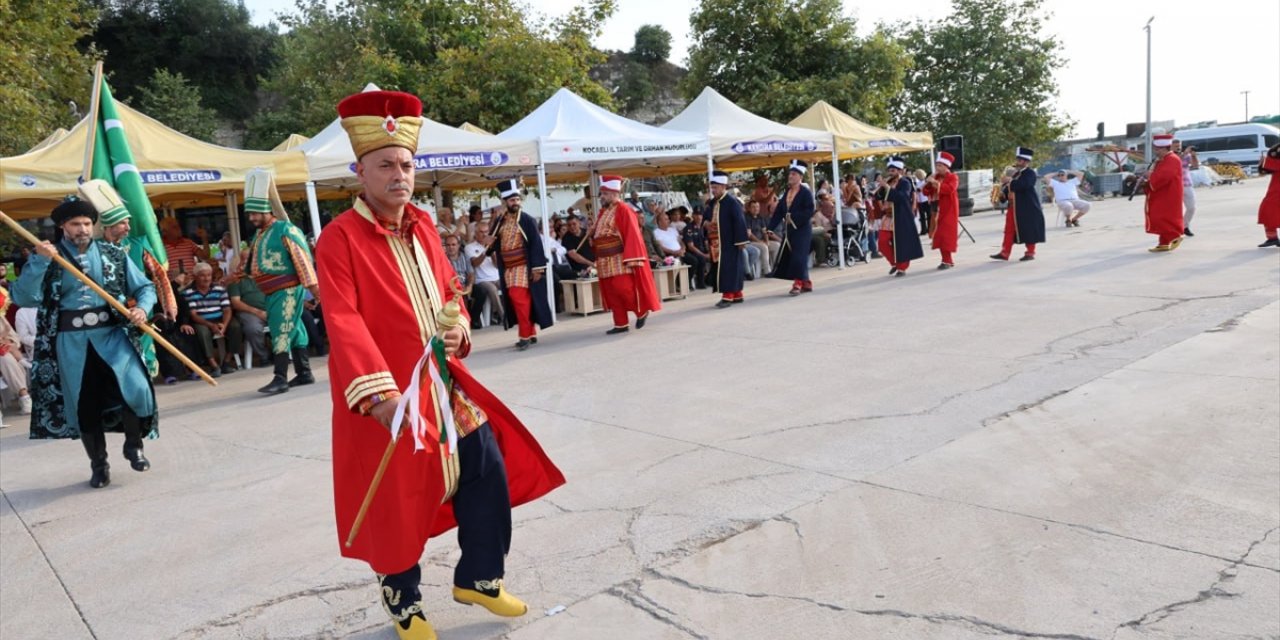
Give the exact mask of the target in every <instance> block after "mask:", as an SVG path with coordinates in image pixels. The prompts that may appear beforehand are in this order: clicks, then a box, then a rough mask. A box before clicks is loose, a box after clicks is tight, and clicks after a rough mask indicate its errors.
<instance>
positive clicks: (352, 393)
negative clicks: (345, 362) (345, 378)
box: [343, 371, 400, 408]
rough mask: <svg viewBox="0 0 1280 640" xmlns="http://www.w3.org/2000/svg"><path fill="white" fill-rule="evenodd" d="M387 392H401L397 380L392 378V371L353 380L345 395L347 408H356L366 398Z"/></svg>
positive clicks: (379, 372)
mask: <svg viewBox="0 0 1280 640" xmlns="http://www.w3.org/2000/svg"><path fill="white" fill-rule="evenodd" d="M386 390H390V391H399V390H400V387H397V386H396V380H395V378H393V377H391V372H390V371H378V372H376V373H370V374H367V375H363V376H357V377H355V378H353V379H352V380H351V382H350V383H349V384H348V385H347V390H346V392H344V393H343V395H344V396H345V397H346V399H347V406H348V407H351V408H354V407H355V406H356V405H357V404H359V403H360V400H362V399H364V397H365V396H367V395H369V394H372V393H377V392H379V391H386Z"/></svg>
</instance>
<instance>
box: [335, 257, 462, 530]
mask: <svg viewBox="0 0 1280 640" xmlns="http://www.w3.org/2000/svg"><path fill="white" fill-rule="evenodd" d="M458 283H459V279H458V278H457V277H456V276H455V277H454V278H453V280H452V281H450V282H449V288H450V289H453V292H454V298H453V300H450V301H449V302H448V303H446V304H445V305H444V308H443V309H441V310H440V312H439V313H437V314H436V325H437V326H439V327H440V329H439V334H438V335H440V336H444V334H445V333H446V332H448V331H449V330H450V329H452V328H454V327H456V326H458V324H459V323H460V322H461V321H462V307H461V305H459V304H458V297H460V296H461V295H462V294H463V291H462V289H461V288H460V287H459V284H458ZM433 340H434V338H433ZM427 348H428V349H430V348H431V343H430V342H428V343H427ZM428 384H430V383H428ZM406 391H408V390H406ZM387 402H390V400H388V401H387ZM442 402H448V398H445V399H443V400H442ZM444 410H445V411H448V408H447V407H446V408H445V409H444ZM406 417H407V416H406ZM440 428H441V429H444V425H440ZM396 442H397V440H396V438H391V441H390V442H388V443H387V449H386V451H383V452H382V460H381V461H380V462H379V463H378V470H377V471H375V472H374V473H373V480H371V481H370V482H369V490H368V491H366V492H365V493H364V502H361V503H360V510H359V511H357V512H356V520H355V522H353V523H352V524H351V533H348V534H347V542H346V544H345V545H344V546H346V548H348V549H350V548H351V545H352V544H354V543H355V541H356V534H358V533H360V526H361V525H363V524H364V517H365V516H366V515H368V514H369V505H371V504H373V496H374V494H376V493H377V492H378V485H381V484H382V476H383V475H384V474H385V473H386V472H387V467H388V466H389V465H390V464H391V455H392V454H393V453H395V452H396ZM439 446H442V447H443V446H445V445H444V444H443V443H442V444H440V445H439ZM455 455H456V454H455Z"/></svg>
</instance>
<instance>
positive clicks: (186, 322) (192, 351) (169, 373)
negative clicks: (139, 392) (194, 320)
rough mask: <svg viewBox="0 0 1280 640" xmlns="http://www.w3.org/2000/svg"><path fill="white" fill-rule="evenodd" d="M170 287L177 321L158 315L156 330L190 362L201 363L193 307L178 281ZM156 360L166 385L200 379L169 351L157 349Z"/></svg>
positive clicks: (173, 282) (155, 320)
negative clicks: (176, 312)
mask: <svg viewBox="0 0 1280 640" xmlns="http://www.w3.org/2000/svg"><path fill="white" fill-rule="evenodd" d="M171 275H173V274H171ZM169 286H171V287H173V298H174V302H176V303H177V309H178V314H177V319H176V320H170V319H168V318H166V317H164V315H163V314H158V315H156V317H155V319H154V322H155V325H156V328H157V329H159V331H160V335H161V336H162V337H164V339H165V340H168V341H169V344H171V345H173V346H175V347H177V348H178V351H180V352H182V355H184V356H186V357H187V359H188V360H190V361H192V362H199V361H200V358H201V357H202V356H201V355H200V354H199V353H197V351H199V347H198V346H197V345H196V329H195V326H193V325H192V324H191V305H189V304H187V299H186V297H185V296H183V295H182V288H181V287H179V286H178V283H177V282H176V281H172V282H171V283H170V285H169ZM156 360H157V362H158V363H159V365H160V375H161V376H162V377H163V378H164V383H165V384H175V383H177V382H178V380H181V379H183V378H186V379H188V380H199V379H200V376H199V374H197V373H196V372H194V371H188V370H187V366H186V365H185V364H183V363H182V361H181V360H179V359H178V358H177V357H176V356H174V355H173V354H171V353H169V351H168V350H167V349H163V348H159V347H157V348H156Z"/></svg>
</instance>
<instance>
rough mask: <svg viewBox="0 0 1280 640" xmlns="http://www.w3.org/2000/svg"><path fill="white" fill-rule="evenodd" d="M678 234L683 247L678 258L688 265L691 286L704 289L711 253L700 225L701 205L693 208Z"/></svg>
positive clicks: (704, 231)
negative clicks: (682, 253) (682, 231)
mask: <svg viewBox="0 0 1280 640" xmlns="http://www.w3.org/2000/svg"><path fill="white" fill-rule="evenodd" d="M680 235H681V238H680V239H681V240H682V241H683V242H684V249H685V252H684V255H682V256H681V257H680V259H681V260H683V261H684V263H685V264H687V265H689V282H690V283H691V287H692V288H693V289H706V288H707V286H708V283H707V264H708V263H709V262H710V261H711V254H710V252H709V251H708V249H707V233H706V230H705V229H704V228H703V226H702V208H701V207H696V208H694V210H693V217H692V218H691V219H690V220H689V225H688V226H686V227H685V228H684V233H682V234H680Z"/></svg>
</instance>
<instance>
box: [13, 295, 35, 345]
mask: <svg viewBox="0 0 1280 640" xmlns="http://www.w3.org/2000/svg"><path fill="white" fill-rule="evenodd" d="M39 315H40V310H39V309H37V308H35V307H20V308H19V309H18V313H17V315H16V316H14V321H13V324H14V329H16V330H17V334H18V342H20V343H22V353H24V354H28V355H34V354H35V352H36V319H37V318H38V317H39Z"/></svg>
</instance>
